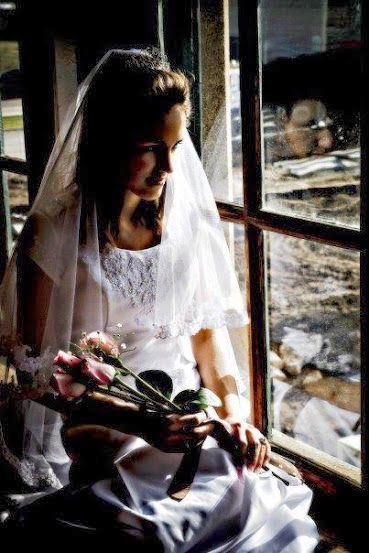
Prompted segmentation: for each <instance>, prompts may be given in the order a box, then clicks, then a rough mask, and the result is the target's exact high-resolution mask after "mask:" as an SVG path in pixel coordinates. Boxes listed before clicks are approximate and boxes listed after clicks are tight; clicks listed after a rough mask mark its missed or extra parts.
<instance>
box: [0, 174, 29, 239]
mask: <svg viewBox="0 0 369 553" xmlns="http://www.w3.org/2000/svg"><path fill="white" fill-rule="evenodd" d="M3 179H6V180H7V183H8V191H9V204H10V213H11V224H12V236H13V240H16V238H17V237H18V235H19V233H20V231H21V230H22V228H23V225H24V222H25V220H26V217H27V213H28V209H29V199H28V187H27V177H26V176H25V175H18V174H17V173H8V172H7V171H3Z"/></svg>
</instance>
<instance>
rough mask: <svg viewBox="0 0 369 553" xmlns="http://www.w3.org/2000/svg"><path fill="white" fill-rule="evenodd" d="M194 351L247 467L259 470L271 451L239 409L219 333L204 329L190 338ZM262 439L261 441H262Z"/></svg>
mask: <svg viewBox="0 0 369 553" xmlns="http://www.w3.org/2000/svg"><path fill="white" fill-rule="evenodd" d="M191 342H192V350H193V353H194V357H195V359H196V362H197V368H198V371H199V374H200V377H201V380H202V383H203V385H204V386H205V387H206V388H209V389H210V390H212V391H213V392H215V393H216V394H217V395H218V396H219V398H220V399H221V400H222V406H221V407H219V408H218V409H217V411H218V415H219V416H220V418H221V419H223V420H224V421H226V422H227V423H228V424H229V425H230V430H231V432H232V434H233V435H234V436H236V437H237V438H238V439H239V440H240V442H241V444H242V446H243V453H244V455H245V456H246V457H247V458H248V460H249V461H248V468H249V469H250V470H258V469H260V468H261V467H262V466H263V465H265V464H266V463H267V462H269V460H270V453H271V448H270V445H269V443H268V442H267V441H265V444H264V443H262V442H263V441H264V437H263V435H262V434H261V432H260V431H259V430H258V429H257V428H255V427H254V426H253V425H251V424H248V423H247V422H246V420H245V416H244V415H243V413H242V411H241V407H240V400H239V395H238V389H237V383H236V380H235V377H234V376H233V374H232V370H231V368H229V369H228V370H227V367H229V363H230V360H229V358H228V351H227V348H226V347H225V344H224V341H223V339H222V337H221V335H220V332H219V331H218V330H209V329H203V330H200V332H198V333H197V334H196V335H195V336H192V338H191ZM260 439H261V441H260Z"/></svg>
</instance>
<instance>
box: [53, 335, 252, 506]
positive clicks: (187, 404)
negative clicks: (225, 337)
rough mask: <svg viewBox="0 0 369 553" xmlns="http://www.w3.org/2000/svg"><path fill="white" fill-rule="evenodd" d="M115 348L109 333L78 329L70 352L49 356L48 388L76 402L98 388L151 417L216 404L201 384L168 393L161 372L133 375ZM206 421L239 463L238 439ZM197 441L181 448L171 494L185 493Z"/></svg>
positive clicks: (197, 451) (170, 384)
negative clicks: (51, 365) (52, 366)
mask: <svg viewBox="0 0 369 553" xmlns="http://www.w3.org/2000/svg"><path fill="white" fill-rule="evenodd" d="M120 350H123V352H124V351H125V350H126V346H125V345H124V344H122V345H121V346H120V347H119V346H118V343H117V341H116V340H115V338H114V337H113V336H110V335H109V334H106V333H104V332H101V331H95V332H90V333H88V334H87V333H83V335H82V338H81V340H80V341H79V343H78V344H73V345H72V346H71V351H69V352H65V351H59V352H58V354H57V356H56V357H55V359H54V364H55V365H56V366H57V369H56V371H55V372H54V373H53V376H52V378H51V381H50V384H51V386H52V388H53V389H54V390H55V391H56V392H57V393H58V395H59V396H61V397H63V398H66V399H67V400H69V401H70V400H72V401H73V402H75V404H76V405H78V402H79V401H80V400H82V401H83V398H84V397H85V396H86V394H87V395H88V394H91V393H94V392H99V393H102V394H107V395H111V396H115V397H118V398H120V399H122V400H124V401H125V402H127V404H126V405H129V404H130V405H132V404H133V405H135V406H136V407H138V409H139V410H140V411H141V412H145V413H146V414H147V415H150V414H151V415H153V416H154V417H155V416H156V417H158V416H159V417H160V416H161V417H165V416H167V415H170V414H173V413H176V414H179V415H185V414H189V413H195V412H197V411H201V410H203V409H204V410H205V409H207V408H208V407H219V406H220V405H221V404H222V402H221V400H220V399H219V398H218V396H217V395H216V394H214V393H213V392H212V391H211V390H209V389H207V388H203V387H201V388H199V389H198V390H192V389H187V390H183V391H181V392H179V393H178V394H177V395H175V396H174V397H173V382H172V379H171V378H170V376H169V375H168V374H167V373H166V372H164V371H161V370H146V371H141V372H140V373H139V374H137V373H135V372H134V371H132V370H131V369H129V368H128V367H127V366H126V365H125V364H124V362H123V360H122V353H121V352H120ZM127 376H130V377H132V378H131V380H132V379H133V381H134V383H135V386H133V385H131V384H130V383H129V382H128V381H127V378H126V377H127ZM95 397H96V394H95ZM103 422H104V421H101V423H102V424H103ZM207 423H212V424H213V426H214V431H213V433H212V435H213V437H215V438H216V439H217V440H218V443H219V445H221V447H224V448H225V449H226V450H228V451H229V452H230V453H231V454H232V456H233V459H234V462H235V463H236V464H237V465H241V464H242V460H241V448H240V444H239V442H238V441H237V440H236V439H235V438H234V437H233V436H231V434H230V433H229V432H228V431H227V430H226V428H225V427H224V426H223V425H222V423H221V422H220V421H219V420H218V419H212V418H208V420H207ZM201 446H202V442H200V443H198V444H196V445H193V446H192V447H189V448H188V450H187V451H186V453H185V455H184V457H183V460H182V463H181V465H180V467H179V469H178V471H177V473H176V475H175V477H174V479H173V481H172V483H171V485H170V487H169V489H168V494H169V495H170V496H171V497H172V498H173V499H176V500H180V499H182V498H183V497H184V496H185V495H186V493H187V491H188V489H189V487H190V484H191V482H192V480H193V477H194V475H195V472H196V469H197V466H198V461H199V457H200V453H201Z"/></svg>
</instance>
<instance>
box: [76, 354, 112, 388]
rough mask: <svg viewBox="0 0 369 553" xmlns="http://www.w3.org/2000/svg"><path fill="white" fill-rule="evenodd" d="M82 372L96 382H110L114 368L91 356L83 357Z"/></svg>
mask: <svg viewBox="0 0 369 553" xmlns="http://www.w3.org/2000/svg"><path fill="white" fill-rule="evenodd" d="M82 373H83V374H85V375H87V376H89V377H90V378H92V379H93V380H96V382H97V383H98V384H110V383H111V382H112V381H113V380H114V377H115V368H114V367H112V366H111V365H107V364H106V363H102V362H101V361H98V360H96V359H94V358H92V357H85V358H84V363H83V366H82Z"/></svg>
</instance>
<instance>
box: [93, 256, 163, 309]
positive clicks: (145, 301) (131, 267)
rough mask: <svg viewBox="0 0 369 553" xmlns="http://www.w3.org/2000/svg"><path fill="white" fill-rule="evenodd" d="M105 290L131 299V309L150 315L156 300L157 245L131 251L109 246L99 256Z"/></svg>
mask: <svg viewBox="0 0 369 553" xmlns="http://www.w3.org/2000/svg"><path fill="white" fill-rule="evenodd" d="M101 266H102V269H103V275H104V277H105V280H106V284H107V287H108V289H110V290H111V291H113V292H118V293H119V294H121V295H122V296H123V297H124V298H127V299H129V300H130V303H131V305H132V306H133V307H136V308H139V309H140V310H141V311H144V312H145V313H151V312H152V310H153V305H154V299H155V287H156V275H157V269H158V246H154V247H153V248H148V249H146V250H138V251H130V250H122V249H119V248H113V247H111V246H108V247H106V248H105V250H104V251H103V252H102V254H101Z"/></svg>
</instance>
